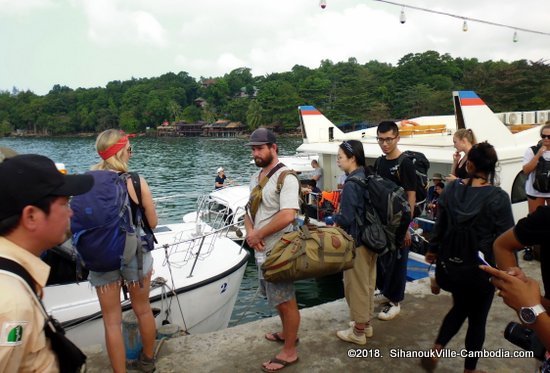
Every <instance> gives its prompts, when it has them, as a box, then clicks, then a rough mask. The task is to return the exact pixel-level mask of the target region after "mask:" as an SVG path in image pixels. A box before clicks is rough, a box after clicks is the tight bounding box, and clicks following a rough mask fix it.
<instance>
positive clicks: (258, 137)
mask: <svg viewBox="0 0 550 373" xmlns="http://www.w3.org/2000/svg"><path fill="white" fill-rule="evenodd" d="M276 143H277V138H276V137H275V134H274V133H273V131H271V130H268V129H267V128H263V127H262V128H258V129H257V130H255V131H254V132H252V134H251V135H250V142H247V143H246V144H245V145H246V146H254V145H263V144H276Z"/></svg>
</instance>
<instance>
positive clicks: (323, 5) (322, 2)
mask: <svg viewBox="0 0 550 373" xmlns="http://www.w3.org/2000/svg"><path fill="white" fill-rule="evenodd" d="M319 6H320V7H321V9H325V8H326V7H327V1H326V0H321V1H319Z"/></svg>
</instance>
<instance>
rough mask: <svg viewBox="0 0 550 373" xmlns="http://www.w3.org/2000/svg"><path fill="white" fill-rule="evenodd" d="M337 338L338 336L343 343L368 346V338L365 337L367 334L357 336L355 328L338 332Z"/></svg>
mask: <svg viewBox="0 0 550 373" xmlns="http://www.w3.org/2000/svg"><path fill="white" fill-rule="evenodd" d="M336 336H338V338H340V339H341V340H342V341H346V342H350V343H355V344H358V345H366V344H367V337H366V336H365V334H362V335H355V333H354V332H353V328H349V329H346V330H340V331H337V332H336Z"/></svg>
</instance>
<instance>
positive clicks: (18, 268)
mask: <svg viewBox="0 0 550 373" xmlns="http://www.w3.org/2000/svg"><path fill="white" fill-rule="evenodd" d="M0 270H4V271H7V272H11V273H13V274H14V275H17V276H19V277H20V278H21V279H22V280H23V281H25V282H26V283H27V285H29V287H30V288H31V289H32V291H33V292H34V293H35V294H36V285H35V282H34V280H33V278H32V276H31V275H30V273H29V272H28V271H27V270H26V269H25V268H24V267H23V266H22V265H21V264H19V263H17V262H15V261H13V260H11V259H7V258H2V257H0Z"/></svg>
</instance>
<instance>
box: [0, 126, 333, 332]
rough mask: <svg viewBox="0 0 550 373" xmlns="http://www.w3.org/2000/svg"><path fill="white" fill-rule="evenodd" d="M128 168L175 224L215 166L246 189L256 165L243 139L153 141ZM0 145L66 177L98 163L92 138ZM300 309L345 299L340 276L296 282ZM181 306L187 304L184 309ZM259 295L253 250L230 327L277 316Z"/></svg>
mask: <svg viewBox="0 0 550 373" xmlns="http://www.w3.org/2000/svg"><path fill="white" fill-rule="evenodd" d="M130 141H131V144H132V150H133V151H132V157H131V159H130V170H131V171H137V172H138V173H139V174H140V175H142V176H143V177H144V178H145V179H146V180H147V182H148V184H149V186H150V188H151V191H152V193H153V197H154V198H155V200H156V201H157V202H156V203H157V213H158V215H159V221H160V222H161V223H163V224H165V223H178V222H180V221H181V218H182V216H183V215H184V214H186V213H188V212H191V211H194V210H195V206H196V202H197V199H198V198H199V197H200V196H201V195H203V194H205V193H208V192H210V191H212V189H213V188H214V180H215V177H216V170H217V168H218V167H223V168H224V169H225V173H226V175H227V177H228V178H229V179H232V180H234V181H235V182H236V183H237V184H245V185H247V184H248V182H249V180H250V177H251V175H252V174H253V173H254V172H255V171H257V167H256V166H255V165H254V164H251V160H252V156H251V153H250V147H247V146H245V145H244V144H245V143H246V142H247V140H246V139H244V138H243V139H214V138H169V137H162V138H154V137H135V138H132V139H131V140H130ZM301 141H302V140H301V138H279V140H278V143H279V154H280V155H293V154H294V153H295V152H296V148H297V147H298V146H299V145H300V144H301ZM0 146H8V147H11V148H13V149H14V150H16V151H17V152H19V153H36V154H42V155H45V156H47V157H49V158H51V159H52V160H53V161H55V162H60V163H64V164H65V168H66V169H67V171H68V172H69V173H83V172H86V171H88V170H89V169H90V167H91V166H92V165H93V164H95V163H97V162H99V160H100V159H99V156H98V155H97V153H96V152H95V148H94V146H95V137H85V138H83V137H63V138H9V137H8V138H1V139H0ZM296 296H297V301H298V305H299V307H300V308H303V307H309V306H314V305H318V304H321V303H325V302H328V301H332V300H335V299H339V298H341V297H343V289H342V280H341V275H335V276H329V277H326V278H322V279H318V280H305V281H298V282H296ZM184 306H185V305H184ZM276 314H277V312H276V310H274V309H272V308H270V307H268V306H267V303H266V301H265V299H263V297H262V296H261V294H260V293H259V291H258V267H257V266H256V263H255V259H254V255H253V253H252V252H251V255H250V257H249V261H248V265H247V268H246V270H245V275H244V278H243V281H242V284H241V288H240V290H239V296H238V298H237V302H236V304H235V309H234V311H233V315H232V317H231V321H230V325H236V324H241V323H245V322H249V321H253V320H257V319H260V318H264V317H270V316H274V315H276Z"/></svg>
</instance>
